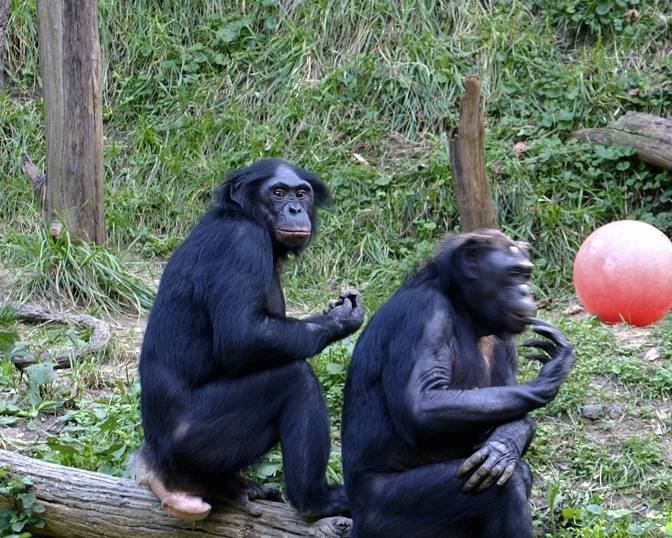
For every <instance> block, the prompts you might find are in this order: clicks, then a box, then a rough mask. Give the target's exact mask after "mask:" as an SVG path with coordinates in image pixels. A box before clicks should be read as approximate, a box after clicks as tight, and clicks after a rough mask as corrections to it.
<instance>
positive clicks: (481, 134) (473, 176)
mask: <svg viewBox="0 0 672 538" xmlns="http://www.w3.org/2000/svg"><path fill="white" fill-rule="evenodd" d="M448 148H449V152H450V167H451V169H452V173H453V184H454V185H455V198H456V200H457V206H458V209H459V211H460V224H461V228H462V232H469V231H471V230H475V229H476V228H499V224H498V222H497V212H496V211H495V204H494V202H493V200H492V192H491V190H490V184H489V183H488V178H487V176H486V174H485V118H484V117H483V107H482V106H481V84H480V83H479V81H478V79H477V78H476V77H473V76H471V77H468V78H467V81H466V87H465V94H464V97H462V102H461V104H460V123H459V126H458V128H457V129H453V131H452V133H451V135H450V140H449V142H448Z"/></svg>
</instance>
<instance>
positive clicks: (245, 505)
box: [218, 475, 284, 517]
mask: <svg viewBox="0 0 672 538" xmlns="http://www.w3.org/2000/svg"><path fill="white" fill-rule="evenodd" d="M228 486H229V487H227V489H226V491H225V492H224V493H223V494H222V495H221V496H218V499H220V500H221V501H222V502H224V503H226V504H228V505H229V506H233V507H234V508H238V509H240V510H242V511H244V512H246V513H247V514H249V515H251V516H254V517H259V516H261V514H262V510H261V507H260V506H259V505H258V504H256V503H255V502H253V501H256V500H265V501H276V502H284V499H283V498H282V493H281V492H280V490H279V489H277V488H273V487H270V486H264V485H263V484H260V483H259V482H255V481H254V480H252V479H250V478H247V477H246V476H243V475H240V476H238V477H237V478H236V479H235V480H234V481H232V482H231V483H230V484H229V485H228Z"/></svg>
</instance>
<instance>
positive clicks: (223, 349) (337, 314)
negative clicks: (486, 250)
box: [202, 226, 364, 372]
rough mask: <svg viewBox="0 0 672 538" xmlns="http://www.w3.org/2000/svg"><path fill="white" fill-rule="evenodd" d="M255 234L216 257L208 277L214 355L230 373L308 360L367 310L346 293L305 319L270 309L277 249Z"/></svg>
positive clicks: (347, 330) (348, 329) (353, 327)
mask: <svg viewBox="0 0 672 538" xmlns="http://www.w3.org/2000/svg"><path fill="white" fill-rule="evenodd" d="M249 228H252V226H249ZM254 232H255V230H254V229H253V228H252V229H251V230H250V233H249V234H248V235H247V237H246V240H247V241H248V243H251V246H250V245H249V244H248V246H247V248H246V249H245V250H244V251H241V248H240V246H237V247H235V248H234V247H229V248H228V251H225V255H223V256H218V257H217V259H216V260H215V263H213V264H212V265H211V267H210V271H209V278H208V279H207V281H208V282H209V283H210V286H209V288H208V289H205V290H203V292H202V293H203V294H204V295H205V302H206V305H207V308H208V311H209V314H210V319H211V322H212V338H213V348H214V351H215V356H216V357H218V359H219V360H220V361H221V362H222V363H223V364H224V365H225V366H226V367H227V368H228V369H229V370H230V371H231V372H241V371H251V370H258V369H265V368H271V367H274V366H278V365H281V364H285V363H288V362H291V361H294V360H302V359H306V358H308V357H311V356H313V355H315V354H317V353H319V352H320V351H322V350H323V349H324V348H325V347H326V346H327V345H328V344H329V343H331V342H333V341H335V340H338V339H340V338H344V337H345V336H347V335H349V334H351V333H353V332H355V331H356V330H357V329H358V328H359V326H360V325H361V323H362V320H363V317H364V314H363V309H362V304H361V297H360V296H359V295H358V294H357V293H350V292H349V293H347V294H346V295H345V296H344V297H342V298H341V303H340V304H338V305H335V306H334V308H331V309H330V310H328V312H327V313H326V314H322V315H318V316H313V317H310V318H307V319H305V320H299V319H294V318H290V317H285V316H279V315H276V314H273V313H270V312H269V310H268V297H269V294H270V293H271V289H272V288H271V287H272V286H273V281H274V267H273V258H272V255H271V253H272V250H271V245H270V241H269V242H268V244H265V243H264V241H263V240H262V239H263V237H262V238H259V237H256V238H255V236H254ZM255 239H256V241H255ZM217 265H219V268H218V267H217ZM222 266H224V267H225V269H221V267H222Z"/></svg>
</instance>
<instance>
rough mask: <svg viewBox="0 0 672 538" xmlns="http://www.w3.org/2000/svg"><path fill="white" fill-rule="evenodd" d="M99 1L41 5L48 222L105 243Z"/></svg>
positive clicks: (55, 0) (57, 1)
mask: <svg viewBox="0 0 672 538" xmlns="http://www.w3.org/2000/svg"><path fill="white" fill-rule="evenodd" d="M96 5H97V2H92V1H90V0H49V1H41V2H37V16H38V44H39V49H40V73H41V75H42V85H43V90H44V103H45V116H46V117H45V127H46V137H47V165H46V173H47V187H46V191H47V192H46V203H47V214H48V219H49V220H48V222H49V224H51V221H63V223H64V224H65V226H66V227H67V229H68V230H69V231H70V233H72V234H73V235H75V236H77V237H80V238H83V239H88V240H89V241H95V242H96V243H102V242H103V241H104V240H105V216H104V207H103V119H102V117H103V116H102V101H101V66H100V63H101V58H100V40H99V37H98V20H97V17H96Z"/></svg>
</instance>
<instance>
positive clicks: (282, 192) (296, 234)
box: [260, 165, 313, 251]
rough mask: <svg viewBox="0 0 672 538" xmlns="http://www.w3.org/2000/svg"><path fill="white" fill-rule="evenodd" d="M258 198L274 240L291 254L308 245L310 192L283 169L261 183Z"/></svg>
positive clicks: (289, 169)
mask: <svg viewBox="0 0 672 538" xmlns="http://www.w3.org/2000/svg"><path fill="white" fill-rule="evenodd" d="M260 195H261V198H262V201H263V202H264V205H265V207H266V209H267V218H268V221H269V225H270V227H271V231H272V234H273V237H274V238H275V240H276V241H277V242H278V243H279V244H280V245H282V246H283V247H285V248H287V249H288V250H292V251H299V250H301V249H302V248H304V247H305V246H306V245H308V243H309V242H310V238H311V234H312V228H313V224H312V221H311V216H312V213H313V189H312V187H311V186H310V183H308V182H307V181H304V180H303V179H301V178H300V177H299V176H297V175H296V173H294V171H293V170H292V169H291V168H289V167H287V166H284V165H281V166H279V167H278V169H277V170H276V171H275V174H274V175H273V177H271V178H269V179H267V180H266V181H264V183H262V185H261V188H260Z"/></svg>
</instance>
